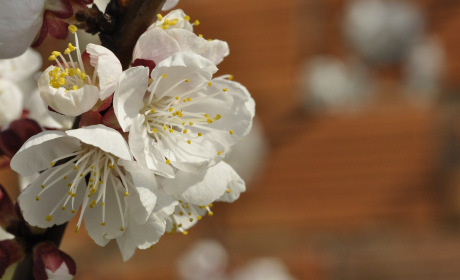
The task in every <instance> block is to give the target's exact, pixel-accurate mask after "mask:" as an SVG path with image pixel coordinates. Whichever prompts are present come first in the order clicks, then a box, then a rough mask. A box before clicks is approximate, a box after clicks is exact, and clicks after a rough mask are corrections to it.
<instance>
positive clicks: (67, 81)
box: [38, 25, 122, 116]
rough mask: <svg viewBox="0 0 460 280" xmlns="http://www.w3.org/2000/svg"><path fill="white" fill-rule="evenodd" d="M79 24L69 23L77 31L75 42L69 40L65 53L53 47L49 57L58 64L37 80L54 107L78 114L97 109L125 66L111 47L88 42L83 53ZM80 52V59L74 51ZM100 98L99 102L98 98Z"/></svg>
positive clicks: (71, 28)
mask: <svg viewBox="0 0 460 280" xmlns="http://www.w3.org/2000/svg"><path fill="white" fill-rule="evenodd" d="M76 29H77V28H76V27H75V26H74V25H71V26H69V30H70V31H71V32H72V33H74V34H75V42H76V46H73V45H72V44H69V47H68V48H67V49H66V50H65V51H64V54H67V55H68V56H69V61H67V60H66V59H65V58H64V56H63V55H62V54H61V53H60V52H57V51H54V52H53V53H52V55H51V56H50V57H49V59H50V60H51V61H56V63H57V65H52V66H50V67H48V68H47V69H46V70H45V72H43V74H42V75H41V77H40V79H39V80H38V87H39V90H40V96H41V97H42V98H43V100H45V102H46V103H47V104H48V105H49V106H50V107H51V108H52V109H54V110H55V111H57V112H59V113H61V114H63V115H66V116H78V115H81V114H82V113H84V112H87V111H89V110H91V109H94V110H96V109H97V108H98V107H100V106H101V105H102V103H103V101H104V100H105V99H107V98H108V97H109V96H110V95H112V94H113V92H114V91H115V88H116V85H117V83H118V77H119V76H120V75H121V73H122V67H121V64H120V61H119V60H118V58H117V57H116V56H115V55H114V54H113V53H112V52H111V51H110V50H108V49H106V48H104V47H102V46H98V45H94V44H88V46H87V47H86V52H85V53H84V54H83V56H82V54H81V52H80V48H79V44H78V37H77V34H76V33H75V31H76ZM73 51H76V52H77V61H75V62H74V61H73V60H72V56H71V55H70V53H71V52H73ZM98 101H99V102H98Z"/></svg>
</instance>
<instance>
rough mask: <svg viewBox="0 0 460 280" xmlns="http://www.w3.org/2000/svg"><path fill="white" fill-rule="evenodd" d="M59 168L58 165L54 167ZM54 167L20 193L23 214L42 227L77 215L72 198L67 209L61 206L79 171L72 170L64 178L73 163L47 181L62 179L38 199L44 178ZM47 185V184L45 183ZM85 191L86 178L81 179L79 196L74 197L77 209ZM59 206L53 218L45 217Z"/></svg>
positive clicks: (33, 223) (62, 221) (28, 220)
mask: <svg viewBox="0 0 460 280" xmlns="http://www.w3.org/2000/svg"><path fill="white" fill-rule="evenodd" d="M54 168H58V167H54ZM54 168H50V169H48V170H46V171H45V172H43V173H42V174H40V176H39V177H38V178H37V180H35V181H34V182H33V183H32V184H31V185H30V186H29V187H27V188H26V189H25V190H24V191H23V192H22V193H21V195H19V198H18V201H19V206H20V207H21V211H22V215H23V216H24V219H25V220H26V221H27V222H28V223H29V224H30V225H32V226H37V227H41V228H48V227H51V226H53V225H61V224H63V223H65V222H68V221H69V220H70V219H72V218H73V216H75V214H73V213H72V212H71V211H72V207H71V205H72V204H71V202H72V201H71V200H70V201H69V202H68V203H67V205H66V210H64V211H63V210H62V209H61V207H62V206H63V205H64V201H63V200H62V199H63V198H67V197H68V196H69V194H68V193H67V192H68V191H69V188H68V187H67V184H68V183H70V182H71V181H72V180H73V178H75V176H76V174H77V172H78V171H72V172H71V173H70V174H68V175H67V179H66V180H64V179H62V178H63V176H64V175H63V174H64V173H66V172H67V171H68V170H69V168H70V170H72V169H73V165H70V166H69V167H68V168H64V169H63V170H61V171H59V172H58V173H57V174H56V175H54V176H53V177H52V178H50V180H48V181H47V183H51V182H53V181H54V180H55V179H61V180H60V181H59V182H57V183H56V184H54V185H52V186H50V188H49V189H47V190H46V191H45V192H44V193H42V194H41V195H40V200H39V201H37V200H36V197H37V195H38V194H39V193H40V192H41V191H42V190H43V189H42V187H41V185H42V184H43V182H44V180H45V179H46V178H47V177H48V176H49V175H50V174H51V173H52V172H53V171H54ZM45 185H46V184H45ZM84 193H85V186H84V180H81V181H80V184H79V185H78V188H77V196H76V197H75V198H74V199H75V201H74V207H75V210H78V208H79V207H80V204H81V202H82V201H83V197H84ZM56 206H57V209H56V210H55V211H54V213H53V214H52V220H51V221H47V220H46V219H45V217H46V216H47V215H49V214H50V213H51V211H52V210H53V209H54V208H55V207H56Z"/></svg>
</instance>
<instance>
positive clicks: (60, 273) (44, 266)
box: [33, 242, 77, 280]
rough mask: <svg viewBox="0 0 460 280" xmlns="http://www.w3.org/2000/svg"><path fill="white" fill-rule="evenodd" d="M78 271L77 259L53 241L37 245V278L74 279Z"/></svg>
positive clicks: (35, 274) (35, 265) (34, 270)
mask: <svg viewBox="0 0 460 280" xmlns="http://www.w3.org/2000/svg"><path fill="white" fill-rule="evenodd" d="M76 272H77V266H76V264H75V261H74V260H73V259H72V258H71V257H70V256H69V255H67V254H66V253H64V252H62V251H61V250H59V249H57V248H56V246H54V245H53V244H52V243H45V242H43V243H40V244H38V245H37V246H35V248H34V266H33V275H34V277H35V279H36V280H48V279H49V280H72V279H73V277H74V276H75V273H76Z"/></svg>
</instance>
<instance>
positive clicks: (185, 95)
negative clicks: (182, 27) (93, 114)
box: [114, 53, 255, 174]
mask: <svg viewBox="0 0 460 280" xmlns="http://www.w3.org/2000/svg"><path fill="white" fill-rule="evenodd" d="M216 71H217V68H216V66H215V65H214V64H213V63H212V62H211V61H210V60H208V59H206V58H204V57H202V56H199V55H196V54H193V53H176V54H174V55H172V56H171V57H169V58H168V59H165V60H163V61H162V62H161V63H159V64H158V65H157V66H156V67H155V69H154V70H153V71H152V73H151V75H150V77H151V78H150V80H149V68H147V67H142V66H138V67H133V68H130V69H128V70H127V71H125V72H124V73H123V74H122V76H121V77H120V83H119V85H118V88H117V91H116V92H115V95H114V109H115V114H116V115H117V118H118V121H119V123H120V125H121V127H122V129H123V131H125V132H128V131H129V145H130V148H131V151H132V153H133V155H134V157H135V158H136V160H137V161H138V162H139V163H141V164H142V165H144V166H146V167H147V168H150V169H152V170H153V171H156V172H162V173H164V174H171V173H172V171H173V169H172V168H171V166H170V165H169V164H171V165H172V166H174V167H175V168H177V169H179V170H182V171H186V172H192V173H198V172H201V171H203V170H204V169H206V168H207V167H210V166H213V165H215V164H216V163H217V162H219V161H220V160H221V159H222V158H223V157H224V155H225V152H226V151H228V150H229V148H230V147H231V146H233V145H234V144H236V143H237V142H238V141H239V140H240V139H241V138H242V137H243V136H245V135H246V134H247V133H249V130H250V128H251V125H252V118H253V117H254V112H255V104H254V100H253V99H252V98H251V96H250V94H249V92H248V91H247V90H246V88H245V87H243V86H242V85H241V84H239V83H236V82H232V81H228V80H225V79H221V78H217V79H212V75H213V74H214V73H215V72H216ZM121 80H123V82H121ZM165 158H166V160H165Z"/></svg>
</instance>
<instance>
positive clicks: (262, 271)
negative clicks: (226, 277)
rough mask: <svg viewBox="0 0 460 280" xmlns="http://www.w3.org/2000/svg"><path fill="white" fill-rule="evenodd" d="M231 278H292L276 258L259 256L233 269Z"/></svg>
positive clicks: (254, 279)
mask: <svg viewBox="0 0 460 280" xmlns="http://www.w3.org/2000/svg"><path fill="white" fill-rule="evenodd" d="M232 279H233V280H294V279H295V278H294V277H293V276H292V275H291V274H290V273H289V271H288V269H287V268H286V266H285V265H284V264H283V263H282V262H281V261H280V260H278V259H276V258H260V259H256V260H253V261H252V262H251V263H249V264H247V265H246V266H244V267H242V268H239V269H237V270H236V271H235V273H234V274H233V277H232Z"/></svg>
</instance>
